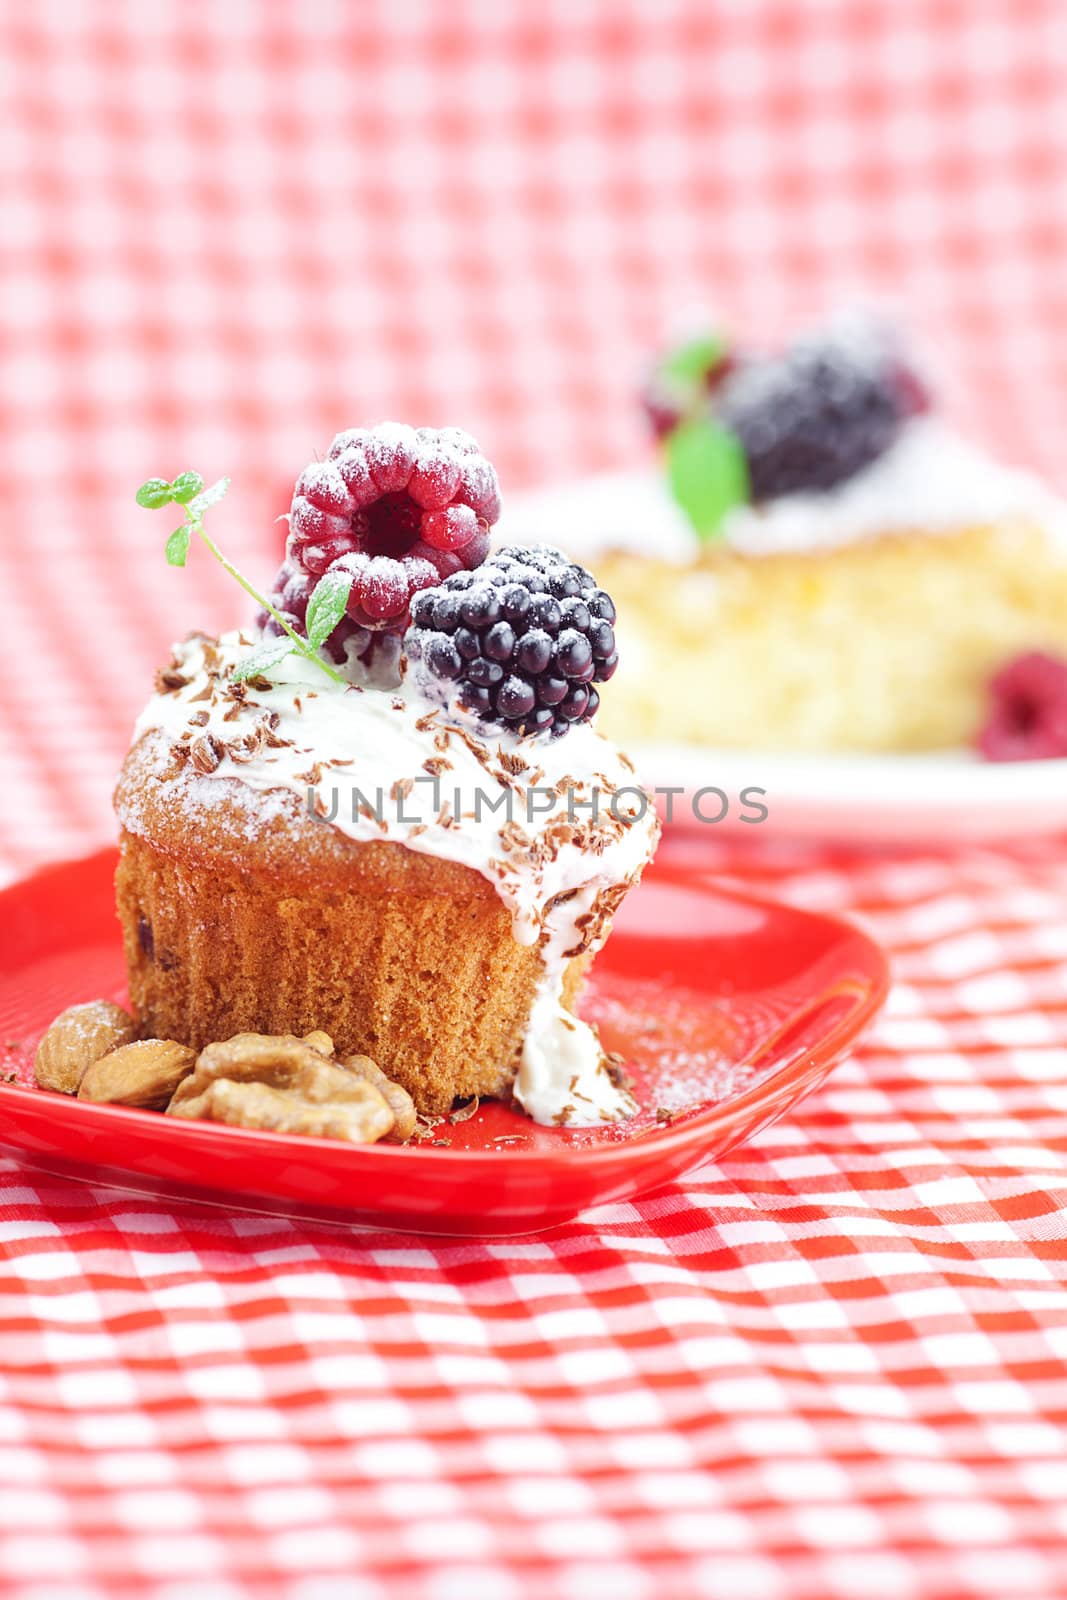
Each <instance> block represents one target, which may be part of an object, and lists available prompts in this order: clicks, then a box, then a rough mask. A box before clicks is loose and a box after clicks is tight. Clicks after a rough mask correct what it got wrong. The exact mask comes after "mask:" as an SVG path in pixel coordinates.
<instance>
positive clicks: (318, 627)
mask: <svg viewBox="0 0 1067 1600" xmlns="http://www.w3.org/2000/svg"><path fill="white" fill-rule="evenodd" d="M351 592H352V574H351V573H350V572H328V573H327V574H326V576H325V577H324V578H320V579H319V581H318V583H317V584H316V585H315V587H314V589H313V590H312V592H311V599H310V600H309V601H308V609H307V634H308V644H309V645H310V646H311V648H312V649H313V650H317V649H318V648H319V646H320V645H322V644H325V643H326V640H327V639H328V638H329V637H330V634H331V633H332V632H333V630H334V629H335V628H336V626H337V624H338V623H339V622H340V620H341V618H342V617H343V616H344V614H345V606H346V605H347V604H348V596H349V595H350V594H351Z"/></svg>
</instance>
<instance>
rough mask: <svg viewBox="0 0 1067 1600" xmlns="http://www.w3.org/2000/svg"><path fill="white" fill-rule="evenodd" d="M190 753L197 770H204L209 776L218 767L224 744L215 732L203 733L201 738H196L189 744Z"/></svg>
mask: <svg viewBox="0 0 1067 1600" xmlns="http://www.w3.org/2000/svg"><path fill="white" fill-rule="evenodd" d="M189 754H190V756H191V758H192V762H193V766H194V767H195V768H196V770H197V772H202V773H203V774H204V776H205V777H208V776H210V774H211V773H212V772H215V771H216V770H217V769H218V765H219V762H220V761H221V760H222V746H221V745H220V744H219V741H218V740H217V739H216V738H215V735H214V734H213V733H202V734H201V735H200V737H199V739H194V740H193V742H192V744H191V745H190V746H189Z"/></svg>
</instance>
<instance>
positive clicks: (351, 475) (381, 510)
mask: <svg viewBox="0 0 1067 1600" xmlns="http://www.w3.org/2000/svg"><path fill="white" fill-rule="evenodd" d="M499 515H500V496H499V492H498V489H497V481H496V473H495V472H494V471H493V468H492V467H491V466H490V464H489V462H488V461H487V460H486V459H485V457H484V456H483V455H482V454H481V452H480V450H479V449H478V446H477V444H476V443H475V442H474V440H473V439H472V438H471V437H470V435H469V434H467V433H464V432H463V431H462V429H460V428H418V429H416V428H409V427H406V426H404V425H403V424H401V423H395V422H383V423H381V424H380V425H379V426H378V427H376V428H351V429H349V430H348V431H347V432H345V433H339V434H338V435H337V437H336V438H335V439H334V441H333V443H332V444H331V446H330V450H329V454H328V456H327V459H326V460H325V461H316V462H313V463H312V465H311V466H309V467H308V468H307V469H306V471H305V472H304V473H303V474H302V476H301V478H300V480H299V482H298V483H297V486H296V492H295V494H294V495H293V504H292V509H291V511H290V516H289V540H288V543H287V545H286V557H287V560H288V562H289V564H290V565H291V566H293V567H296V568H297V569H299V570H300V571H301V572H304V573H307V574H308V575H309V576H310V577H311V578H312V579H318V578H321V577H322V575H323V574H324V573H326V572H329V571H331V570H332V569H334V568H336V567H340V568H341V570H343V571H346V572H350V573H351V574H352V576H353V579H354V581H353V584H352V592H351V597H350V599H349V603H348V615H349V617H350V618H351V620H352V621H353V622H354V623H355V624H356V625H357V626H359V627H361V628H366V629H369V630H370V631H372V632H390V633H399V632H402V631H403V629H404V628H405V627H406V626H407V622H408V608H409V606H410V604H411V598H412V595H414V594H415V593H416V592H417V591H418V590H419V589H424V588H426V587H427V586H428V585H430V584H435V583H440V582H441V581H442V579H445V578H448V577H450V576H451V575H452V574H453V573H455V572H460V571H463V570H465V569H470V568H473V567H476V566H478V565H479V563H480V562H482V561H484V559H485V556H486V552H487V551H488V549H489V530H490V528H491V527H492V525H493V523H494V522H495V521H496V519H497V517H498V516H499Z"/></svg>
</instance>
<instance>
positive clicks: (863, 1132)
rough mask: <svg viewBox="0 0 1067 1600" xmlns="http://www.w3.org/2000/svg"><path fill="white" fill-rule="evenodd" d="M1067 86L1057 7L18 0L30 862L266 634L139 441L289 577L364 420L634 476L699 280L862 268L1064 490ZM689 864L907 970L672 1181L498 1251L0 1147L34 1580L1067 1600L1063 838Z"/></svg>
mask: <svg viewBox="0 0 1067 1600" xmlns="http://www.w3.org/2000/svg"><path fill="white" fill-rule="evenodd" d="M1065 72H1067V10H1065V9H1064V6H1063V5H1062V3H1061V0H818V3H815V0H813V3H811V4H806V5H802V4H799V3H797V0H750V3H747V4H739V3H735V0H643V3H642V0H537V3H534V0H529V3H525V4H524V3H521V0H505V3H500V0H457V3H450V4H448V5H445V4H440V5H433V4H432V3H431V0H423V3H416V0H392V3H388V0H381V3H380V4H370V3H367V4H359V5H352V4H345V3H344V0H332V3H330V0H302V3H298V0H278V3H277V4H264V5H255V4H252V3H241V0H184V3H182V4H178V3H177V0H172V3H160V4H151V5H149V4H143V3H138V0H35V4H34V5H32V6H28V5H24V4H21V3H20V0H0V510H2V523H0V621H2V626H0V871H2V872H3V873H4V874H6V875H8V876H10V875H13V874H14V873H16V872H17V871H20V870H22V869H24V868H26V867H28V866H30V865H32V864H33V863H35V862H36V861H38V860H41V859H43V858H45V857H48V856H58V855H64V854H72V853H76V852H79V851H82V850H86V849H88V848H90V847H92V846H94V845H95V844H97V843H98V842H100V841H101V840H103V839H105V838H106V837H108V835H109V832H110V821H109V815H108V788H109V784H110V779H111V775H112V773H113V770H114V768H115V766H116V764H117V761H118V759H119V757H120V755H121V752H122V747H123V744H124V740H125V737H126V733H127V729H128V727H129V724H130V722H131V721H132V718H133V716H134V714H135V712H136V710H137V708H138V706H139V704H140V702H141V700H142V698H143V696H144V693H145V689H146V685H147V683H148V680H149V674H150V671H151V668H152V666H153V665H154V664H155V662H156V661H157V659H158V658H159V657H160V656H161V654H162V653H163V651H164V649H165V646H166V644H167V643H168V641H169V639H170V636H171V634H172V633H174V632H177V631H184V629H185V628H186V627H187V626H191V625H194V624H197V623H199V624H201V625H204V626H214V625H221V624H224V623H225V622H227V621H229V620H233V618H234V616H235V612H234V601H233V596H232V594H231V593H230V592H229V586H228V584H227V583H226V582H225V580H222V579H221V578H220V577H219V576H218V575H217V574H216V573H215V572H213V571H211V570H209V569H208V567H207V564H206V563H204V562H202V561H199V560H195V559H194V561H193V563H192V564H191V565H190V567H189V569H188V570H187V571H186V572H184V573H179V572H173V571H169V570H168V569H167V568H166V567H165V566H164V564H163V561H162V553H161V549H160V545H161V542H162V534H164V533H165V532H166V531H168V527H169V525H163V524H161V523H160V522H159V521H158V520H157V519H153V518H149V517H148V516H147V515H146V514H145V513H143V512H141V511H139V510H137V508H136V507H135V506H134V505H133V502H132V492H133V489H134V487H135V486H136V484H137V483H138V482H139V481H140V480H141V479H142V478H144V477H147V476H148V475H150V474H152V473H155V472H164V473H166V474H168V475H169V474H170V473H172V472H175V471H177V470H179V469H181V468H183V467H186V466H194V467H196V468H198V469H199V470H200V471H201V472H203V473H204V474H205V475H206V476H217V475H219V474H221V473H224V472H225V473H230V474H232V475H233V479H234V489H233V492H232V495H231V497H230V499H229V500H228V501H227V502H226V503H225V505H224V506H223V507H222V508H220V510H219V511H218V512H216V513H213V516H214V517H215V518H216V527H217V531H218V534H219V537H220V538H221V539H222V540H223V542H224V543H225V544H226V546H227V548H228V549H229V550H230V551H231V552H232V553H233V554H234V555H235V556H236V557H237V558H238V559H239V560H240V561H241V562H242V563H245V564H247V565H248V567H249V568H250V569H251V570H252V571H253V572H255V573H256V574H257V575H259V576H261V577H264V578H265V577H266V576H267V575H268V574H269V571H270V568H271V566H272V564H273V561H274V559H275V556H276V550H277V545H278V542H279V534H278V530H277V528H276V527H275V526H274V524H273V518H274V517H275V516H276V515H277V514H278V513H279V512H280V511H282V510H284V509H285V503H286V493H287V489H286V485H287V481H291V479H292V478H293V477H294V476H295V474H296V473H297V471H298V470H299V468H300V467H301V465H302V464H303V463H304V462H305V461H306V460H308V459H310V458H311V456H312V455H313V454H314V453H315V452H316V451H321V449H322V448H323V447H324V445H325V444H326V443H327V442H328V440H329V438H330V436H331V434H332V433H333V432H334V431H335V429H336V428H337V427H339V426H341V425H344V424H347V423H350V422H354V421H356V420H362V419H365V418H369V419H374V418H376V417H379V416H383V415H389V414H392V415H401V416H404V417H409V418H412V419H414V420H416V421H426V422H433V421H442V422H444V421H451V422H457V423H460V424H462V425H465V426H468V427H470V428H471V429H472V430H473V431H474V432H475V433H476V434H478V435H479V437H480V438H481V439H482V441H483V443H484V444H485V446H486V448H487V449H488V450H489V452H490V454H491V455H492V456H493V457H494V459H495V460H496V461H497V463H498V465H499V466H500V468H501V473H502V477H503V481H504V487H505V492H506V490H507V489H508V487H509V486H510V487H514V486H516V485H521V484H524V483H532V482H534V481H541V480H544V479H548V478H553V477H558V478H563V477H565V476H567V475H568V474H571V473H574V472H578V471H583V470H586V469H590V468H596V467H600V466H611V465H621V464H624V463H625V462H626V461H627V460H629V459H630V458H632V457H633V456H634V455H635V454H636V453H637V452H639V451H641V450H642V449H643V448H644V445H643V441H642V435H641V427H640V422H639V419H638V417H637V415H636V412H635V410H634V408H633V405H632V399H631V395H632V385H633V380H634V376H635V374H636V373H637V371H638V370H639V367H640V364H641V360H642V356H643V354H644V353H645V352H646V350H647V349H648V348H649V347H650V345H652V344H653V343H654V342H655V340H656V339H657V337H658V336H659V334H660V333H661V332H662V330H663V329H664V328H665V327H666V326H667V325H668V324H669V323H670V322H671V320H672V318H673V317H674V316H675V315H676V314H677V313H678V312H679V311H680V310H683V309H684V308H685V307H687V306H690V305H693V304H697V303H704V304H706V305H710V306H713V307H717V308H718V309H719V310H720V312H721V314H722V316H723V317H724V318H725V319H726V320H727V321H729V322H730V323H731V324H732V325H735V326H736V327H738V328H739V329H740V330H741V331H742V332H743V333H746V334H761V335H762V334H765V333H773V332H775V331H776V330H785V329H787V328H788V327H790V326H791V325H794V324H796V323H797V322H798V321H800V320H802V319H803V317H804V316H805V315H807V314H809V313H810V312H812V311H818V310H819V309H820V308H825V307H826V306H828V305H830V304H832V303H833V302H835V301H836V300H837V299H839V298H840V297H841V296H842V295H845V294H854V293H855V292H857V291H859V292H863V293H865V294H867V295H868V296H869V295H874V296H883V297H886V296H887V297H889V299H890V300H891V301H896V302H898V303H900V304H902V305H904V306H905V307H906V308H907V310H908V314H909V318H910V320H911V321H912V323H913V324H914V325H916V326H917V327H918V329H919V330H920V332H922V331H924V330H925V331H928V332H931V331H932V332H933V333H934V334H935V335H936V337H937V339H938V341H939V346H940V350H941V353H942V360H943V365H944V368H945V370H946V372H947V373H949V374H951V375H952V378H951V381H950V385H949V392H950V396H951V404H952V408H953V409H954V411H955V412H956V413H957V414H958V415H959V416H960V418H961V419H962V420H963V421H965V422H966V423H967V424H968V425H969V426H970V427H972V428H973V429H974V430H975V431H976V432H977V433H978V434H979V435H981V436H983V437H985V438H986V439H987V440H989V441H991V442H995V443H997V444H998V446H999V447H1000V448H1001V449H1002V450H1003V451H1004V453H1006V454H1008V455H1015V456H1017V457H1019V458H1020V459H1023V460H1027V459H1028V460H1031V461H1033V462H1034V463H1035V464H1037V465H1039V466H1040V467H1042V468H1043V469H1044V470H1046V471H1047V472H1049V473H1050V474H1051V475H1052V476H1053V477H1054V478H1056V479H1057V480H1058V481H1059V482H1060V483H1061V484H1062V485H1063V486H1064V487H1067V467H1065V466H1064V460H1063V450H1062V441H1063V437H1064V434H1065V428H1064V421H1065V411H1067V291H1065V287H1064V285H1065V281H1067V280H1065V277H1064V272H1063V262H1064V260H1065V259H1067V97H1065V96H1064V94H1063V84H1064V81H1065V80H1064V74H1065ZM546 531H547V530H546ZM201 553H202V552H197V554H201ZM668 848H669V849H672V850H675V849H683V848H684V849H687V850H692V849H698V848H699V861H698V862H697V867H698V868H699V870H700V871H706V872H709V873H712V872H718V873H725V874H727V875H728V876H732V877H735V878H737V879H738V880H739V881H741V882H743V883H745V884H746V885H749V886H755V887H756V888H757V889H758V890H759V891H762V892H766V893H770V894H773V895H778V896H782V897H786V898H789V899H791V900H793V901H795V902H797V903H798V904H801V905H805V906H814V907H818V908H827V909H831V910H845V911H851V912H855V913H858V914H860V915H861V916H862V917H863V918H865V919H866V921H867V923H868V925H869V926H870V927H871V928H872V929H873V931H874V933H875V934H876V935H877V936H878V937H879V938H881V939H882V940H883V942H884V943H885V944H886V945H887V946H888V948H889V950H890V952H891V954H892V956H893V958H894V961H895V968H896V975H897V985H896V988H895V991H894V994H893V997H892V1001H891V1004H890V1007H889V1011H888V1013H887V1015H886V1017H885V1018H884V1020H883V1021H882V1022H881V1023H880V1024H879V1025H878V1027H877V1030H876V1032H875V1034H874V1035H873V1036H872V1037H871V1039H870V1041H869V1042H868V1043H867V1044H866V1045H865V1046H864V1047H863V1049H862V1050H861V1051H860V1053H859V1054H858V1056H857V1057H856V1059H855V1060H854V1061H852V1062H851V1063H849V1064H848V1065H846V1066H845V1067H843V1068H841V1069H840V1070H839V1071H838V1072H837V1073H836V1074H835V1075H834V1077H833V1078H832V1079H831V1080H830V1082H829V1083H828V1085H827V1086H826V1087H825V1088H824V1089H823V1090H822V1092H821V1093H819V1094H818V1095H816V1096H814V1097H812V1098H811V1099H810V1100H809V1101H807V1102H806V1103H805V1104H803V1105H802V1106H801V1107H799V1108H798V1109H797V1111H796V1112H795V1113H794V1114H793V1115H792V1116H791V1117H790V1118H789V1119H788V1120H787V1121H785V1122H783V1123H780V1124H779V1125H777V1126H776V1127H774V1128H772V1129H770V1130H768V1131H766V1132H765V1133H763V1134H762V1135H761V1136H760V1137H759V1138H758V1139H757V1140H756V1141H755V1143H754V1144H752V1145H751V1146H750V1147H748V1148H747V1149H745V1150H742V1151H740V1152H738V1153H737V1154H736V1155H735V1156H734V1157H733V1158H732V1159H730V1160H727V1161H726V1162H724V1163H722V1164H721V1165H719V1166H716V1167H712V1168H709V1169H708V1170H707V1171H706V1172H705V1173H703V1174H702V1175H701V1176H700V1177H699V1178H697V1179H695V1180H693V1181H692V1182H690V1183H688V1184H687V1185H686V1186H685V1187H684V1188H675V1189H672V1190H668V1191H667V1192H665V1193H663V1194H660V1195H658V1196H656V1197H654V1198H652V1199H649V1200H647V1201H644V1202H641V1203H639V1204H636V1205H624V1206H617V1207H611V1208H607V1209H603V1210H601V1211H598V1212H596V1213H592V1214H589V1215H587V1216H586V1217H585V1218H584V1219H583V1220H582V1221H581V1222H579V1223H575V1224H574V1225H572V1226H569V1227H567V1228H564V1229H561V1230H559V1231H557V1232H555V1233H553V1234H551V1235H548V1236H545V1237H543V1238H536V1239H528V1240H522V1241H503V1242H493V1243H485V1244H479V1243H454V1244H453V1243H447V1242H445V1243H442V1242H440V1241H436V1242H434V1241H417V1240H412V1239H411V1238H401V1237H395V1238H394V1237H383V1236H355V1235H354V1236H351V1237H349V1236H346V1235H344V1234H341V1233H337V1232H332V1231H329V1230H326V1229H316V1228H313V1227H310V1226H307V1225H303V1224H287V1223H283V1222H278V1221H273V1220H264V1219H262V1218H255V1219H253V1218H249V1217H243V1216H239V1215H238V1216H227V1215H225V1214H222V1213H219V1212H213V1211H210V1210H206V1209H205V1210H196V1209H194V1208H192V1207H188V1208H185V1207H181V1206H176V1205H174V1204H170V1203H165V1202H162V1201H156V1200H148V1199H144V1198H139V1197H133V1196H118V1195H116V1194H114V1193H104V1192H97V1191H94V1190H91V1189H87V1188H79V1187H75V1186H72V1185H68V1184H65V1183H60V1182H59V1181H58V1180H57V1181H52V1180H48V1179H43V1178H41V1177H40V1176H39V1175H32V1176H31V1175H30V1174H29V1173H27V1172H25V1171H22V1170H21V1169H19V1168H18V1167H17V1166H16V1165H15V1164H13V1163H11V1162H6V1161H5V1162H0V1589H2V1592H3V1593H4V1594H5V1595H7V1594H10V1595H12V1596H15V1597H17V1600H104V1597H107V1600H110V1597H112V1596H116V1595H119V1596H121V1595H146V1596H151V1597H152V1600H185V1597H187V1596H195V1597H196V1600H247V1597H250V1596H256V1597H258V1596H282V1597H285V1600H332V1597H333V1596H337V1597H338V1600H340V1597H342V1596H343V1597H344V1600H394V1597H397V1596H399V1597H401V1600H408V1597H410V1600H540V1597H542V1596H544V1597H552V1600H555V1597H557V1596H558V1597H560V1600H600V1597H601V1596H604V1597H611V1600H692V1597H695V1596H704V1595H706V1596H709V1597H714V1600H764V1597H766V1600H855V1597H859V1596H863V1597H864V1600H866V1597H869V1596H874V1597H877V1596H880V1595H885V1596H887V1597H892V1600H956V1597H971V1596H973V1597H982V1600H985V1597H989V1600H1016V1597H1028V1600H1054V1597H1058V1596H1061V1595H1063V1594H1067V1377H1065V1358H1067V1291H1065V1278H1067V1242H1065V1241H1067V1225H1065V1222H1064V1216H1063V1207H1064V1204H1065V1201H1067V1173H1065V1166H1067V842H1065V841H1063V840H1059V841H1051V842H1033V843H1028V844H1020V845H1017V846H1014V847H1011V848H997V849H992V848H989V849H980V848H968V849H966V850H957V851H951V852H949V851H946V852H944V853H936V852H927V853H912V854H909V855H907V856H902V855H896V856H885V855H883V856H876V855H873V854H872V855H866V856H858V857H853V858H846V857H843V856H840V855H834V854H831V853H829V852H827V851H825V850H821V849H819V848H815V847H810V848H809V847H803V848H801V847H791V846H789V845H787V844H786V843H784V842H781V841H777V842H776V841H774V840H772V841H771V842H770V843H767V844H759V845H752V844H751V842H749V843H748V845H747V846H746V848H745V850H744V851H742V850H741V848H740V847H739V846H733V845H730V844H727V843H726V842H723V841H719V840H718V839H717V838H710V839H708V838H705V839H704V840H702V841H701V842H700V844H699V847H698V846H696V845H682V844H681V843H679V842H678V840H677V839H675V840H669V841H668Z"/></svg>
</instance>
